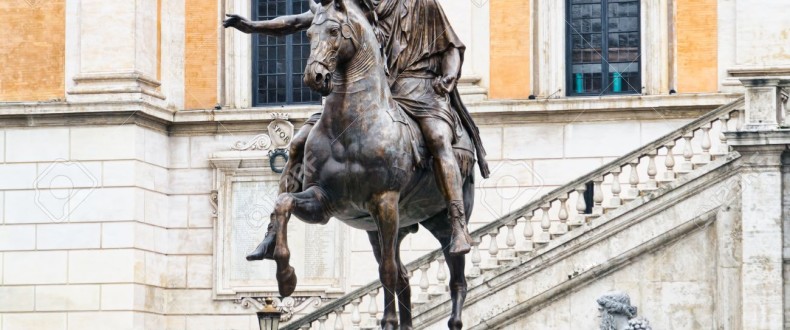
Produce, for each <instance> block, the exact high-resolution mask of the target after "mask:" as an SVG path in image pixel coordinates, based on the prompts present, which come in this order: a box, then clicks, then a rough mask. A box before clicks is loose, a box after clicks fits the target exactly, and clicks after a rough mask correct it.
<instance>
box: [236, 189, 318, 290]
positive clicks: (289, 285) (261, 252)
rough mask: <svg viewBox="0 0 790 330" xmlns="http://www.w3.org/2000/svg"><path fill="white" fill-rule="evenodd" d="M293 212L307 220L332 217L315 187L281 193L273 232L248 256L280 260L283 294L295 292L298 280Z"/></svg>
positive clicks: (272, 219)
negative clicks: (293, 252) (293, 249)
mask: <svg viewBox="0 0 790 330" xmlns="http://www.w3.org/2000/svg"><path fill="white" fill-rule="evenodd" d="M291 214H296V216H298V217H299V218H300V219H302V220H303V221H305V222H307V223H326V221H327V219H328V216H327V215H325V214H324V212H323V205H322V204H321V200H320V199H319V198H318V193H317V191H316V190H315V189H308V190H306V191H304V192H300V193H296V194H291V193H284V194H280V195H279V196H278V197H277V201H276V202H275V205H274V212H272V216H271V223H270V227H269V232H268V233H267V235H266V237H265V238H264V240H263V242H261V244H260V245H259V246H258V248H256V249H255V251H253V252H252V253H251V254H250V255H248V256H247V260H256V258H259V257H260V258H271V259H274V261H275V263H277V271H276V276H277V286H278V289H279V291H280V295H281V296H283V297H288V296H290V295H291V294H293V292H294V290H296V282H297V279H296V273H295V271H294V268H293V267H291V265H290V259H291V251H290V250H289V249H288V235H287V234H288V221H289V220H290V217H291ZM257 260H259V259H257Z"/></svg>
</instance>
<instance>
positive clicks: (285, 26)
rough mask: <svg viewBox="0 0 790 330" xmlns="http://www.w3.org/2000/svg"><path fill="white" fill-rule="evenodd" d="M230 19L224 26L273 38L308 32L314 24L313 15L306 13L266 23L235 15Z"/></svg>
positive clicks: (226, 20)
mask: <svg viewBox="0 0 790 330" xmlns="http://www.w3.org/2000/svg"><path fill="white" fill-rule="evenodd" d="M226 16H227V17H228V18H227V19H225V21H224V22H223V23H222V25H223V26H225V27H226V28H227V27H234V28H236V29H238V30H239V31H241V32H244V33H261V34H267V35H273V36H284V35H288V34H292V33H296V32H299V31H302V30H306V29H307V28H309V27H310V24H311V23H312V22H313V13H312V12H311V11H309V10H308V11H306V12H304V13H301V14H299V15H285V16H280V17H276V18H274V19H270V20H266V21H250V20H248V19H246V18H244V17H241V16H239V15H235V14H228V15H226Z"/></svg>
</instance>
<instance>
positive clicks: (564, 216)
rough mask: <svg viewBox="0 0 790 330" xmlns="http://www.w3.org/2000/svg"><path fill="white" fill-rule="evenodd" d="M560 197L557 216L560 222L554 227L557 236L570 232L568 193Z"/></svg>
mask: <svg viewBox="0 0 790 330" xmlns="http://www.w3.org/2000/svg"><path fill="white" fill-rule="evenodd" d="M558 199H559V200H560V211H559V212H558V213H557V217H558V218H559V219H560V222H559V223H558V224H557V227H555V229H554V235H556V236H557V237H559V236H562V235H565V234H566V233H568V195H562V196H560V197H559V198H558Z"/></svg>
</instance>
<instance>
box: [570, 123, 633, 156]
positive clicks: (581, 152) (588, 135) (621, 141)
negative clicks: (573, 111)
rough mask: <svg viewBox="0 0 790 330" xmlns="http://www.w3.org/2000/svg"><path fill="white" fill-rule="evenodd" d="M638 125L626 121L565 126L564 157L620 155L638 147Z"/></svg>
mask: <svg viewBox="0 0 790 330" xmlns="http://www.w3.org/2000/svg"><path fill="white" fill-rule="evenodd" d="M639 138H640V132H639V126H638V125H634V124H633V123H627V122H619V123H613V122H606V123H572V124H568V125H566V126H565V141H564V143H565V144H564V146H565V157H601V156H615V157H617V156H622V155H624V154H626V153H628V152H629V151H632V150H634V149H636V148H638V147H639Z"/></svg>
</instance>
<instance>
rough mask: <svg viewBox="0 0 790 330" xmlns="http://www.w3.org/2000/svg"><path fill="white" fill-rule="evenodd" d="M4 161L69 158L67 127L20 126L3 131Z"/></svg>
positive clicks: (37, 160)
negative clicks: (20, 127) (19, 127)
mask: <svg viewBox="0 0 790 330" xmlns="http://www.w3.org/2000/svg"><path fill="white" fill-rule="evenodd" d="M5 149H6V150H5V157H6V159H5V161H6V162H40V161H55V160H58V159H69V129H67V128H22V129H9V130H6V133H5Z"/></svg>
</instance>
